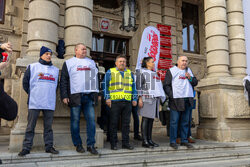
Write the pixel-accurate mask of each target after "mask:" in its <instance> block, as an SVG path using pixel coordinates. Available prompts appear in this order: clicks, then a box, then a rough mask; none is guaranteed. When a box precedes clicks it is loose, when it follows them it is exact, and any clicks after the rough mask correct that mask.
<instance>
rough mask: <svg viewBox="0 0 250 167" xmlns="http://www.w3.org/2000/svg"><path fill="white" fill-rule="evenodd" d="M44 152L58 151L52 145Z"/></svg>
mask: <svg viewBox="0 0 250 167" xmlns="http://www.w3.org/2000/svg"><path fill="white" fill-rule="evenodd" d="M45 152H46V153H51V154H59V151H57V150H56V149H55V148H54V147H50V148H49V149H47V150H46V151H45Z"/></svg>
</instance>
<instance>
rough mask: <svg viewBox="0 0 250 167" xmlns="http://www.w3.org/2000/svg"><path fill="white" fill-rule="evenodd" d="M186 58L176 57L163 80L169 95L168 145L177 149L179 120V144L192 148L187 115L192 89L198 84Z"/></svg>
mask: <svg viewBox="0 0 250 167" xmlns="http://www.w3.org/2000/svg"><path fill="white" fill-rule="evenodd" d="M187 65H188V58H187V57H186V56H180V57H178V61H177V65H176V66H174V67H172V68H170V69H169V70H168V71H167V73H166V77H165V80H164V84H163V85H164V90H165V92H166V94H167V95H168V96H169V107H170V146H171V147H172V148H174V149H178V145H177V144H176V138H177V131H178V122H179V120H180V137H181V145H183V146H186V147H187V148H193V145H192V144H190V143H188V139H187V138H188V127H189V116H190V112H191V110H192V108H193V105H194V100H193V98H194V93H193V92H194V89H193V87H194V86H196V85H197V84H198V81H197V79H196V77H195V76H194V75H193V73H192V71H191V69H190V68H188V67H187Z"/></svg>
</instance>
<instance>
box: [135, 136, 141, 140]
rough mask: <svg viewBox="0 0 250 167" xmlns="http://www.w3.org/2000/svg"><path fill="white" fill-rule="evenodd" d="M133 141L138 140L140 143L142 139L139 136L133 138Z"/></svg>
mask: <svg viewBox="0 0 250 167" xmlns="http://www.w3.org/2000/svg"><path fill="white" fill-rule="evenodd" d="M134 139H135V140H138V141H142V137H141V136H140V135H136V136H134Z"/></svg>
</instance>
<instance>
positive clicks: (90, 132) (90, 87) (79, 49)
mask: <svg viewBox="0 0 250 167" xmlns="http://www.w3.org/2000/svg"><path fill="white" fill-rule="evenodd" d="M60 91H61V99H62V100H63V103H64V104H66V105H69V107H70V115H71V137H72V141H73V144H74V146H75V147H76V151H77V152H80V153H83V152H85V150H84V148H83V146H82V139H81V136H80V128H79V123H80V115H81V112H83V114H84V118H85V120H86V122H87V123H86V125H87V151H89V152H90V153H91V154H95V155H96V154H98V152H97V150H96V149H95V133H96V127H95V111H94V102H95V100H94V97H95V95H96V94H97V93H98V92H99V87H98V69H97V67H96V64H95V62H94V61H93V60H92V59H90V58H88V57H87V48H86V46H85V45H84V44H82V43H79V44H77V45H76V46H75V56H74V57H72V58H71V59H68V60H66V61H65V62H64V64H63V67H62V73H61V81H60Z"/></svg>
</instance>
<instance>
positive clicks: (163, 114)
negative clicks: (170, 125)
mask: <svg viewBox="0 0 250 167" xmlns="http://www.w3.org/2000/svg"><path fill="white" fill-rule="evenodd" d="M166 114H167V113H166V111H164V110H162V111H160V112H159V117H160V121H161V124H162V125H163V126H165V125H167V119H166Z"/></svg>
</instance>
